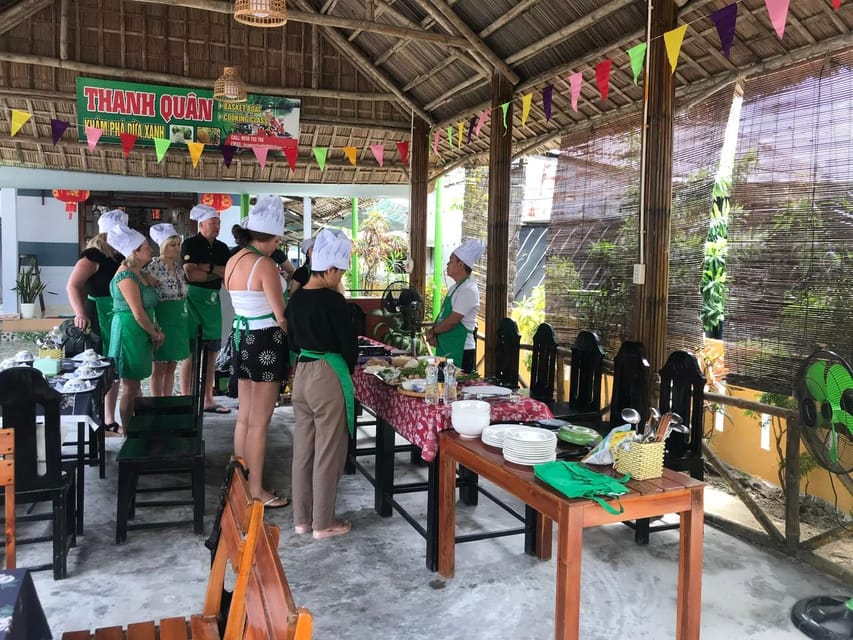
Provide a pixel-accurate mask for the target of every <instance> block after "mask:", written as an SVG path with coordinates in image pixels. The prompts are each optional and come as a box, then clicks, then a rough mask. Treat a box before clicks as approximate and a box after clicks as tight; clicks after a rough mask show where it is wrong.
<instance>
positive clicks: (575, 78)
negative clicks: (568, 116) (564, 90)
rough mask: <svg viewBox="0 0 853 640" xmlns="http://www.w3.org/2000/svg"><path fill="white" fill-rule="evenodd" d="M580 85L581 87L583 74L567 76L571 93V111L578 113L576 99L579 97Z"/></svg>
mask: <svg viewBox="0 0 853 640" xmlns="http://www.w3.org/2000/svg"><path fill="white" fill-rule="evenodd" d="M581 85H583V73H581V72H580V71H578V72H577V73H573V74H572V75H570V76H569V87H570V88H571V93H572V111H574V112H575V113H577V112H578V98H579V97H580V95H581Z"/></svg>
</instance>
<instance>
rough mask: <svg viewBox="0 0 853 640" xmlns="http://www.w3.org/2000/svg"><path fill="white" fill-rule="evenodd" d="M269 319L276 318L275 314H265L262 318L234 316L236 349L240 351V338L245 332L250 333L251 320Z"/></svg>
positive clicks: (233, 325)
mask: <svg viewBox="0 0 853 640" xmlns="http://www.w3.org/2000/svg"><path fill="white" fill-rule="evenodd" d="M267 318H275V314H274V313H265V314H264V315H262V316H241V315H235V316H234V324H232V325H231V326H232V327H234V348H235V349H236V350H238V351H239V350H240V336H241V335H242V333H243V332H244V331H249V320H265V319H267Z"/></svg>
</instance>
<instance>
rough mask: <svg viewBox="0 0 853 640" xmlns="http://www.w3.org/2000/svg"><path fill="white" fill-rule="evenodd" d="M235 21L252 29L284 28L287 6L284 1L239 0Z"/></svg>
mask: <svg viewBox="0 0 853 640" xmlns="http://www.w3.org/2000/svg"><path fill="white" fill-rule="evenodd" d="M234 19H235V20H236V21H237V22H241V23H243V24H247V25H249V26H252V27H283V26H284V25H285V24H286V23H287V6H286V5H285V1H284V0H237V1H236V2H235V3H234Z"/></svg>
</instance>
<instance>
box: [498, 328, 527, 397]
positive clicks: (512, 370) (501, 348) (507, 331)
mask: <svg viewBox="0 0 853 640" xmlns="http://www.w3.org/2000/svg"><path fill="white" fill-rule="evenodd" d="M520 348H521V333H520V332H519V331H518V325H517V324H516V323H515V320H513V319H512V318H504V319H503V320H501V321H500V324H499V325H498V339H497V344H496V345H495V382H496V383H497V384H499V385H501V386H504V387H509V388H511V389H518V359H519V351H520Z"/></svg>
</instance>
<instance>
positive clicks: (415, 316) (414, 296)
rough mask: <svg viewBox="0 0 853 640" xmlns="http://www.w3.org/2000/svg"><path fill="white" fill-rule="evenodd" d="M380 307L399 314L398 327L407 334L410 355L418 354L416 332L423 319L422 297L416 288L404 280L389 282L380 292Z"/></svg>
mask: <svg viewBox="0 0 853 640" xmlns="http://www.w3.org/2000/svg"><path fill="white" fill-rule="evenodd" d="M382 309H383V310H384V311H385V312H386V313H389V314H391V315H394V316H399V318H400V329H401V330H402V331H403V332H405V333H408V334H409V346H410V348H411V350H412V355H413V356H417V355H418V340H417V334H418V332H419V331H420V330H421V324H422V323H423V321H424V299H423V298H422V297H421V294H420V293H418V291H417V289H412V288H411V287H410V286H409V283H408V282H406V281H405V280H397V281H395V282H392V283H391V284H389V285H388V286H387V287H386V288H385V291H384V292H383V293H382Z"/></svg>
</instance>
